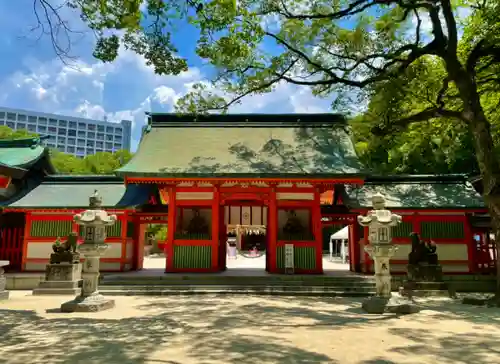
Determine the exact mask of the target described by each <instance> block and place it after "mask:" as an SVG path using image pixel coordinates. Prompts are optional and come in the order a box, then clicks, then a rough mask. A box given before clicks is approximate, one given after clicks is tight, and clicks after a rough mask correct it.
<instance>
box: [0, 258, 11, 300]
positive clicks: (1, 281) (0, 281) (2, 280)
mask: <svg viewBox="0 0 500 364" xmlns="http://www.w3.org/2000/svg"><path fill="white" fill-rule="evenodd" d="M6 265H9V261H8V260H0V301H2V300H6V299H8V298H9V291H6V290H5V286H6V285H7V277H5V275H4V274H3V267H5V266H6Z"/></svg>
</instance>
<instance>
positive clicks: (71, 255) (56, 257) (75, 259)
mask: <svg viewBox="0 0 500 364" xmlns="http://www.w3.org/2000/svg"><path fill="white" fill-rule="evenodd" d="M62 263H69V264H77V263H80V254H79V253H76V252H72V251H65V252H59V253H52V254H50V264H62Z"/></svg>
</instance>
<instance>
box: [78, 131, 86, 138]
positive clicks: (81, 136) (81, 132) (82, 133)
mask: <svg viewBox="0 0 500 364" xmlns="http://www.w3.org/2000/svg"><path fill="white" fill-rule="evenodd" d="M78 137H79V138H85V132H84V131H81V130H78Z"/></svg>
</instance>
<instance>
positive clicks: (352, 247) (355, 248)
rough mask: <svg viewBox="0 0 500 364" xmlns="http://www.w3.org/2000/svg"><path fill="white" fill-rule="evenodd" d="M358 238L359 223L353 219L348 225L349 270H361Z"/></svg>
mask: <svg viewBox="0 0 500 364" xmlns="http://www.w3.org/2000/svg"><path fill="white" fill-rule="evenodd" d="M359 240H360V239H359V225H358V223H357V221H354V223H352V224H351V226H349V270H350V271H351V272H361V266H360V259H361V257H360V253H361V252H360V244H359Z"/></svg>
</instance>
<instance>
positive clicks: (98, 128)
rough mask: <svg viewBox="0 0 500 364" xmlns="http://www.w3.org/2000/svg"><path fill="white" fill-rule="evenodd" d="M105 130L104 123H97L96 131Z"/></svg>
mask: <svg viewBox="0 0 500 364" xmlns="http://www.w3.org/2000/svg"><path fill="white" fill-rule="evenodd" d="M105 130H106V128H105V127H104V125H97V131H100V132H101V133H104V131H105Z"/></svg>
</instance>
